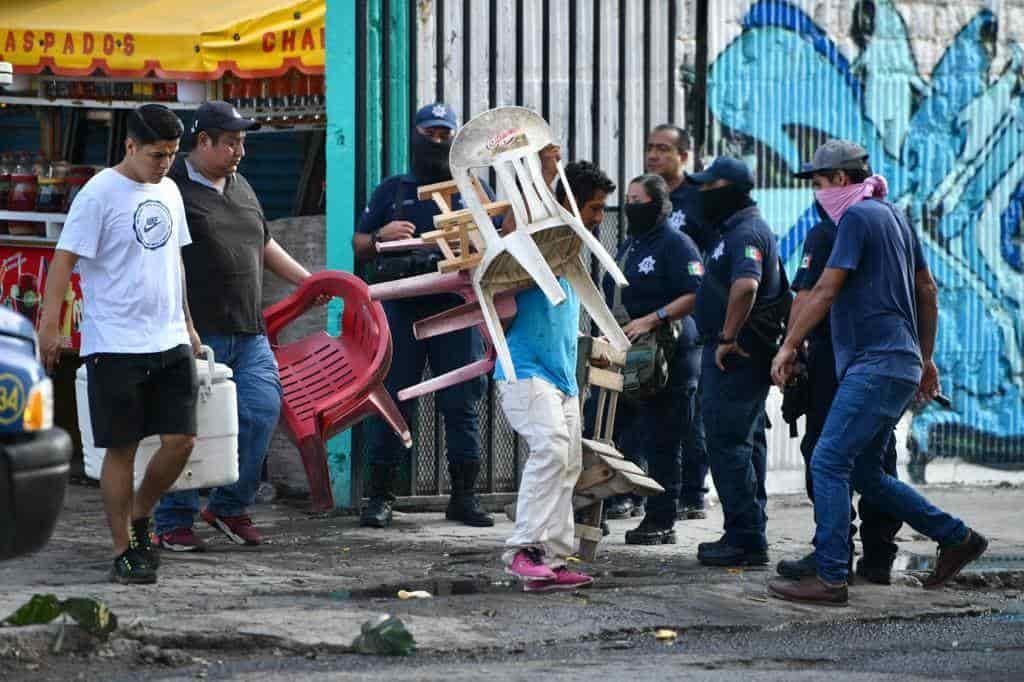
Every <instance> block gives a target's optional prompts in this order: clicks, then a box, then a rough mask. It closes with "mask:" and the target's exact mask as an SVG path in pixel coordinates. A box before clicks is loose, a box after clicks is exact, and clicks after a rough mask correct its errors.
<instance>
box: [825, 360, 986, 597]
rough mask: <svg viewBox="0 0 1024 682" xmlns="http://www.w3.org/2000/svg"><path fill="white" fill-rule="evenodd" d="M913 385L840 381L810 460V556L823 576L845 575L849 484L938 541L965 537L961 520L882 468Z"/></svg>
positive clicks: (864, 377) (879, 379) (862, 378)
mask: <svg viewBox="0 0 1024 682" xmlns="http://www.w3.org/2000/svg"><path fill="white" fill-rule="evenodd" d="M916 391H917V384H914V383H913V382H910V381H904V380H900V379H891V378H889V377H883V376H879V375H876V374H853V375H849V374H848V375H846V376H845V377H843V379H842V380H841V381H840V382H839V390H838V391H837V392H836V397H835V400H833V401H832V409H831V410H829V413H828V418H827V419H826V420H825V428H824V430H823V432H822V434H821V438H819V439H818V444H817V446H816V447H815V449H814V456H813V457H812V458H811V476H812V478H813V481H814V520H815V523H816V524H817V532H816V534H815V536H814V542H815V558H816V560H817V564H818V575H819V576H820V577H821V579H822V580H824V581H825V582H828V583H833V584H836V583H843V582H846V579H847V573H848V570H847V566H848V565H849V561H850V554H849V553H850V548H849V544H848V542H849V529H850V485H851V483H852V485H853V488H854V489H855V490H856V491H857V492H859V493H860V494H861V497H862V499H865V500H867V501H868V502H870V503H871V505H873V506H874V507H876V508H878V509H884V510H885V511H886V512H887V513H888V514H889V515H890V516H892V517H893V518H894V519H898V520H900V521H903V522H906V523H908V524H909V525H910V526H911V527H912V528H913V529H914V530H916V531H917V532H919V533H921V534H922V535H926V536H928V537H929V538H931V539H932V540H935V541H936V542H938V543H939V544H940V545H947V544H955V543H958V542H961V541H962V540H963V539H964V538H965V537H966V536H967V527H966V526H965V525H964V523H963V521H961V520H960V519H958V518H955V517H953V516H950V515H949V514H947V513H946V512H944V511H942V510H940V509H937V508H936V507H934V506H932V505H931V503H929V502H928V500H926V499H925V498H924V497H922V496H921V495H920V494H919V493H918V492H917V491H915V490H914V489H913V488H911V487H910V486H908V485H906V484H905V483H902V482H901V481H899V480H898V479H896V478H895V477H893V476H890V475H889V474H887V473H885V470H884V468H883V455H884V453H885V452H886V451H887V448H888V442H889V440H891V439H892V434H893V428H894V427H895V426H896V423H897V422H898V421H899V420H900V417H902V416H903V412H904V411H905V410H906V409H907V406H908V405H909V404H910V400H911V398H913V397H914V393H915V392H916Z"/></svg>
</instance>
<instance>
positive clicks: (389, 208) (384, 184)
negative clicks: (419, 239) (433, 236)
mask: <svg viewBox="0 0 1024 682" xmlns="http://www.w3.org/2000/svg"><path fill="white" fill-rule="evenodd" d="M419 184H420V183H419V182H417V181H416V176H414V175H413V174H412V173H403V174H401V175H392V176H390V177H387V178H384V180H382V181H381V183H380V184H379V185H377V189H375V190H374V191H373V194H372V195H371V196H370V202H369V203H368V204H367V205H366V210H365V211H363V214H362V216H360V218H359V224H358V225H357V226H356V232H359V233H361V234H373V233H374V232H376V231H377V230H379V229H380V228H382V227H384V226H385V225H387V224H388V223H390V222H391V221H393V220H406V221H408V222H410V223H412V224H413V225H415V226H416V236H419V235H421V234H423V233H424V232H430V231H431V230H433V229H434V216H436V215H438V214H439V213H440V212H441V209H440V208H438V207H437V204H435V203H434V202H433V201H432V200H430V199H424V200H422V201H421V200H420V199H418V198H417V196H416V191H417V188H418V187H419ZM459 208H462V197H461V196H460V195H458V194H454V195H452V209H453V210H457V209H459Z"/></svg>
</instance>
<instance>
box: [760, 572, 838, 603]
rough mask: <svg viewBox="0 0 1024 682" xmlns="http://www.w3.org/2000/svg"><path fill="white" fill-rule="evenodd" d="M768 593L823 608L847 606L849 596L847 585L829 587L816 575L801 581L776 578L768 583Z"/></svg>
mask: <svg viewBox="0 0 1024 682" xmlns="http://www.w3.org/2000/svg"><path fill="white" fill-rule="evenodd" d="M768 591H769V592H770V593H771V595H772V596H773V597H778V598H779V599H785V600H786V601H796V602H801V603H804V604H820V605H821V606H846V602H847V600H848V599H849V594H848V592H847V589H846V583H841V584H839V585H829V584H828V583H826V582H825V581H824V580H822V579H821V578H819V577H818V576H816V575H812V576H807V577H806V578H801V579H800V580H786V579H784V578H776V579H775V580H771V581H769V582H768Z"/></svg>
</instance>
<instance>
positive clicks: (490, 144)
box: [487, 128, 526, 154]
mask: <svg viewBox="0 0 1024 682" xmlns="http://www.w3.org/2000/svg"><path fill="white" fill-rule="evenodd" d="M525 146H526V133H524V132H523V131H522V129H521V128H509V129H508V130H503V131H501V132H500V133H498V134H497V135H495V136H494V137H492V138H491V139H489V140H488V141H487V150H488V151H490V152H491V153H493V154H500V153H502V152H507V151H510V150H512V149H518V148H519V147H525Z"/></svg>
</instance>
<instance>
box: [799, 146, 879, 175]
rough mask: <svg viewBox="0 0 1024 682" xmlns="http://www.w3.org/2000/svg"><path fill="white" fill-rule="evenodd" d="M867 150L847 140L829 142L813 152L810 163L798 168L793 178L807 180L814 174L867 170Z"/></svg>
mask: <svg viewBox="0 0 1024 682" xmlns="http://www.w3.org/2000/svg"><path fill="white" fill-rule="evenodd" d="M867 163H868V150H866V149H864V147H861V146H860V145H859V144H856V143H855V142H850V141H848V140H829V141H828V142H826V143H825V144H823V145H821V146H820V147H818V148H817V149H816V150H815V152H814V159H812V160H811V162H810V163H805V164H803V165H801V166H800V172H799V173H793V177H794V178H800V179H801V180H809V179H810V178H811V176H812V175H814V174H815V173H820V172H821V171H831V170H861V169H864V168H867Z"/></svg>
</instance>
